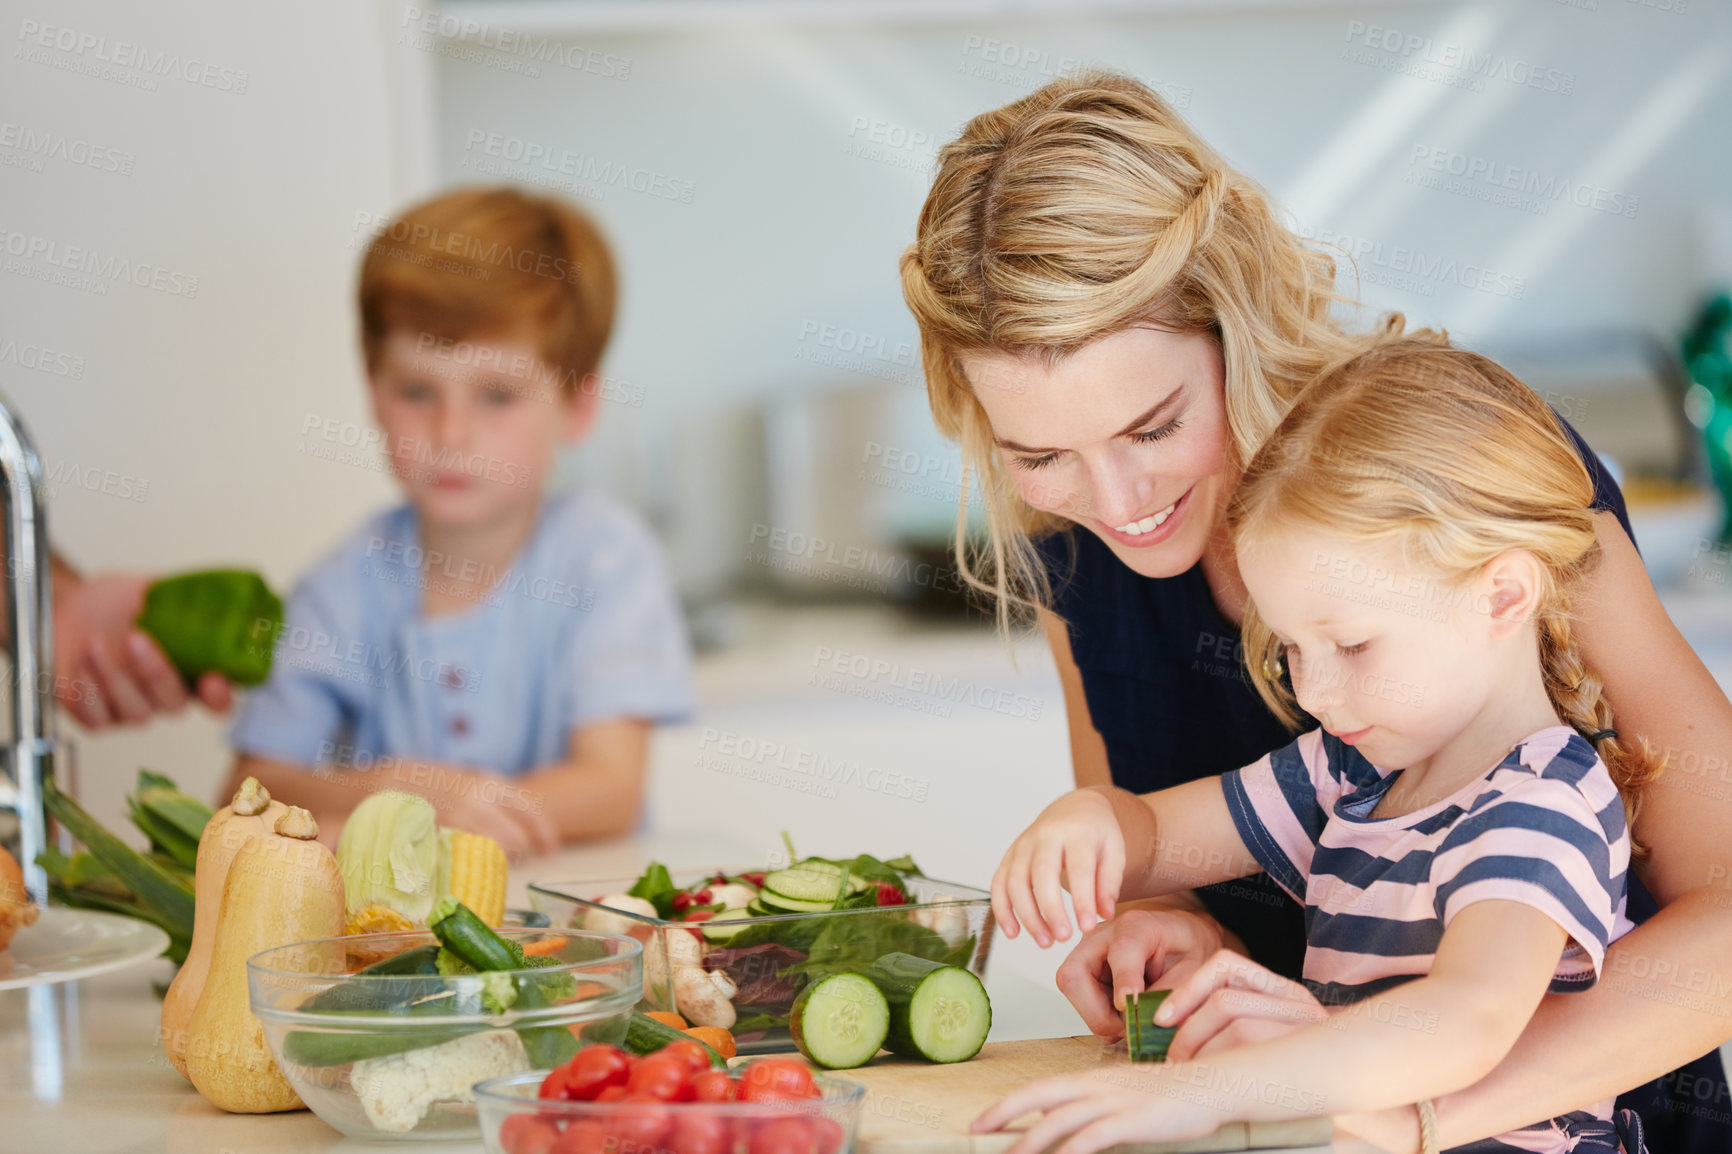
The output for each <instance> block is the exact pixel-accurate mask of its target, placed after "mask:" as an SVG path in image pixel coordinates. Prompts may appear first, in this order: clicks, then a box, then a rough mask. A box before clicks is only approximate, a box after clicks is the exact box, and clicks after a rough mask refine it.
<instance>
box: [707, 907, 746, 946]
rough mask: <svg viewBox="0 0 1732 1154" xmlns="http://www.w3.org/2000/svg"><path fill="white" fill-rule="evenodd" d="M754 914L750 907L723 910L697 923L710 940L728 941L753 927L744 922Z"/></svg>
mask: <svg viewBox="0 0 1732 1154" xmlns="http://www.w3.org/2000/svg"><path fill="white" fill-rule="evenodd" d="M753 916H754V915H753V914H752V912H751V909H750V908H749V907H748V908H747V909H743V910H722V911H720V912H719V913H717V914H716V916H715V917H713V918H705V919H704V920H703V921H701V922H697V923H696V925H697V927H698V932H699V933H701V934H703V935H704V937H705V938H707V939H708V940H709V941H712V942H726V941H729V940H731V939H732V938H733V937H734V935H736V934H738V933H739V932H740V931H742V930H749V929H751V928H752V927H751V926H748V925H744V924H742V923H744V922H745V921H746V919H747V918H750V917H753Z"/></svg>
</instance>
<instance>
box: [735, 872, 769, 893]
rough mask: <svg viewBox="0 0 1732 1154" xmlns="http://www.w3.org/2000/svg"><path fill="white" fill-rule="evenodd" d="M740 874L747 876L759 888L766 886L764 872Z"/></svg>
mask: <svg viewBox="0 0 1732 1154" xmlns="http://www.w3.org/2000/svg"><path fill="white" fill-rule="evenodd" d="M740 876H741V877H743V878H745V879H746V880H747V881H748V882H750V883H752V884H753V885H754V886H757V887H758V888H759V889H763V888H764V875H763V874H762V873H749V874H741V875H740Z"/></svg>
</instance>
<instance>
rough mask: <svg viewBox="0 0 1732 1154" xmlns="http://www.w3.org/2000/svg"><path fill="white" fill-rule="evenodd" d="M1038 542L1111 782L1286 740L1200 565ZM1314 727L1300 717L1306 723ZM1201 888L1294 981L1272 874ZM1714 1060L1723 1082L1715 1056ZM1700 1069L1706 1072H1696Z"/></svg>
mask: <svg viewBox="0 0 1732 1154" xmlns="http://www.w3.org/2000/svg"><path fill="white" fill-rule="evenodd" d="M1561 420H1562V419H1561V418H1560V421H1561ZM1563 425H1564V428H1565V430H1566V431H1567V432H1568V433H1569V435H1570V438H1571V439H1572V440H1573V441H1574V442H1575V445H1576V449H1577V451H1578V452H1579V453H1580V454H1581V457H1582V462H1583V463H1584V464H1585V465H1586V466H1587V468H1588V471H1589V472H1590V473H1591V474H1592V475H1593V479H1594V503H1593V507H1594V508H1595V509H1609V510H1611V511H1612V512H1613V513H1615V514H1616V515H1617V518H1618V521H1619V523H1620V524H1622V525H1623V527H1624V531H1625V532H1626V533H1629V534H1630V540H1631V541H1632V542H1633V541H1634V540H1635V539H1636V537H1635V533H1634V532H1633V531H1632V530H1631V528H1630V517H1629V513H1628V512H1627V510H1626V509H1625V507H1624V496H1623V493H1622V492H1620V491H1619V489H1618V485H1617V482H1616V481H1614V480H1613V479H1612V476H1611V474H1610V472H1608V471H1607V469H1606V466H1605V464H1604V463H1603V462H1602V461H1601V460H1600V458H1599V456H1598V455H1597V454H1596V453H1594V451H1593V450H1592V449H1590V448H1589V447H1588V443H1587V442H1586V441H1585V440H1583V439H1582V436H1581V434H1579V433H1577V432H1576V431H1575V429H1573V428H1571V427H1570V425H1569V423H1568V422H1563ZM1037 548H1038V549H1039V551H1040V553H1041V556H1042V558H1043V559H1044V561H1045V563H1046V567H1047V573H1048V575H1049V577H1050V579H1051V582H1052V588H1053V605H1052V608H1053V611H1054V612H1056V613H1057V614H1058V615H1059V616H1060V617H1062V618H1063V619H1064V620H1065V621H1066V622H1067V623H1068V625H1069V632H1070V648H1071V655H1072V657H1074V658H1075V660H1076V665H1077V669H1078V671H1079V672H1080V673H1081V674H1082V684H1083V694H1084V696H1085V697H1086V698H1087V700H1088V707H1089V717H1090V718H1091V719H1092V720H1093V722H1094V726H1095V729H1097V730H1098V731H1099V732H1100V735H1101V738H1102V740H1103V741H1104V742H1105V743H1106V751H1107V762H1108V765H1109V766H1110V767H1111V770H1112V778H1113V784H1115V785H1118V786H1121V787H1123V788H1125V789H1129V790H1132V791H1134V792H1136V793H1148V792H1150V791H1152V790H1157V789H1166V788H1168V787H1170V786H1175V785H1182V784H1184V783H1185V782H1187V781H1195V780H1196V779H1198V778H1201V777H1213V776H1217V775H1219V774H1222V773H1225V772H1226V771H1227V770H1229V769H1237V768H1238V767H1240V766H1243V765H1249V764H1251V763H1252V762H1254V761H1256V760H1257V759H1258V758H1260V757H1262V756H1263V755H1264V754H1266V753H1268V752H1270V751H1271V750H1274V749H1277V748H1279V747H1281V746H1283V745H1286V744H1287V743H1288V742H1289V741H1291V740H1292V739H1293V736H1294V735H1293V733H1292V732H1291V731H1289V730H1288V729H1286V728H1285V727H1284V726H1283V725H1282V724H1281V722H1280V721H1279V720H1278V719H1277V718H1276V717H1275V715H1274V714H1273V713H1271V712H1269V708H1268V706H1266V705H1264V704H1263V699H1262V698H1260V697H1258V696H1257V691H1256V690H1255V689H1254V688H1252V686H1251V681H1250V678H1249V676H1248V675H1247V674H1246V673H1245V669H1244V666H1245V662H1244V653H1243V649H1242V648H1241V645H1240V640H1239V630H1238V627H1237V626H1235V625H1233V624H1232V623H1230V622H1229V621H1227V620H1226V619H1225V618H1223V617H1222V616H1221V613H1220V610H1219V609H1217V608H1216V606H1215V599H1214V595H1213V594H1212V593H1210V591H1209V583H1208V581H1207V579H1206V578H1205V577H1204V576H1203V567H1202V564H1201V563H1198V564H1197V565H1194V566H1192V567H1191V569H1190V570H1189V571H1187V572H1185V573H1183V574H1181V575H1179V576H1177V577H1159V578H1157V577H1144V576H1142V575H1140V574H1138V573H1135V572H1132V571H1131V570H1130V569H1129V568H1128V567H1127V566H1126V565H1125V563H1124V562H1123V561H1120V560H1119V559H1118V557H1116V556H1115V555H1114V554H1113V552H1112V550H1111V549H1109V548H1108V547H1107V545H1106V543H1105V542H1104V541H1102V540H1101V539H1100V538H1099V537H1098V536H1096V535H1095V534H1094V533H1092V532H1089V531H1088V530H1086V529H1075V530H1071V531H1069V532H1063V533H1057V534H1054V535H1052V536H1050V537H1047V538H1045V539H1043V540H1041V541H1039V542H1037ZM1314 725H1315V722H1314V721H1311V720H1310V719H1307V724H1306V726H1305V728H1311V727H1312V726H1314ZM1629 878H1630V896H1629V914H1630V917H1631V918H1632V919H1634V920H1636V921H1638V922H1640V921H1644V920H1646V918H1647V917H1648V916H1650V915H1651V914H1652V912H1653V910H1654V908H1655V906H1654V902H1653V899H1652V898H1651V897H1650V896H1649V895H1648V893H1647V891H1646V890H1645V889H1643V888H1642V884H1641V882H1640V881H1638V880H1637V879H1636V875H1635V874H1634V873H1631V874H1630V875H1629ZM1197 894H1198V896H1199V897H1200V898H1201V899H1202V900H1203V902H1204V903H1205V904H1206V905H1207V907H1208V909H1209V911H1210V912H1211V913H1212V914H1214V916H1215V918H1216V920H1218V921H1219V922H1220V923H1221V924H1222V925H1223V926H1225V927H1226V928H1227V929H1229V930H1231V931H1233V933H1235V934H1237V935H1238V937H1239V939H1240V940H1241V941H1243V942H1244V943H1245V948H1246V949H1247V950H1248V951H1250V954H1251V956H1252V957H1253V958H1255V959H1256V960H1257V961H1259V962H1261V963H1263V964H1264V965H1265V966H1268V967H1269V968H1270V969H1272V970H1275V971H1276V972H1278V973H1282V974H1285V975H1287V976H1288V977H1290V978H1294V979H1297V978H1298V977H1299V975H1300V970H1301V966H1302V964H1303V962H1304V957H1305V923H1304V918H1303V916H1302V910H1301V908H1300V906H1299V905H1298V903H1296V902H1294V901H1293V900H1292V899H1290V898H1289V897H1288V896H1287V895H1286V894H1285V893H1283V892H1282V891H1281V890H1280V889H1278V888H1277V887H1276V886H1275V884H1274V883H1273V882H1271V881H1270V880H1269V879H1268V877H1267V876H1266V875H1264V874H1256V875H1254V876H1252V877H1248V878H1241V879H1239V880H1237V881H1231V882H1226V883H1224V884H1221V885H1214V886H1208V887H1205V888H1203V889H1200V890H1198V891H1197ZM1708 1058H1709V1059H1711V1060H1712V1067H1711V1068H1712V1072H1713V1075H1714V1076H1716V1077H1720V1078H1721V1079H1722V1089H1724V1083H1723V1078H1724V1076H1723V1075H1722V1074H1720V1073H1719V1061H1718V1058H1717V1057H1716V1056H1715V1055H1709V1056H1708ZM1694 1065H1695V1064H1693V1066H1692V1067H1691V1068H1692V1069H1693V1068H1694ZM1708 1069H1709V1067H1707V1066H1704V1073H1703V1076H1707V1074H1706V1071H1708ZM1679 1077H1680V1075H1679V1074H1677V1073H1675V1074H1673V1075H1668V1078H1671V1079H1673V1081H1672V1082H1671V1083H1669V1084H1668V1083H1667V1079H1661V1081H1660V1082H1658V1083H1653V1084H1651V1085H1650V1086H1649V1087H1644V1088H1643V1090H1644V1091H1652V1090H1656V1088H1658V1087H1661V1086H1665V1087H1666V1091H1665V1097H1666V1098H1667V1099H1668V1100H1671V1099H1674V1098H1676V1097H1677V1094H1678V1079H1679ZM1640 1093H1642V1091H1635V1092H1632V1095H1627V1096H1626V1100H1623V1101H1622V1102H1621V1104H1623V1105H1635V1103H1633V1102H1631V1101H1629V1100H1627V1099H1628V1098H1630V1097H1632V1096H1634V1095H1636V1094H1640ZM1638 1108H1639V1109H1641V1112H1642V1114H1643V1116H1644V1121H1647V1122H1648V1141H1649V1142H1650V1144H1652V1145H1651V1148H1652V1149H1653V1150H1654V1151H1656V1152H1658V1151H1661V1150H1664V1149H1673V1150H1679V1151H1684V1150H1689V1151H1692V1152H1694V1151H1695V1150H1697V1149H1698V1148H1700V1149H1702V1150H1704V1151H1706V1150H1709V1149H1713V1150H1717V1151H1720V1152H1721V1154H1724V1152H1725V1151H1732V1143H1726V1142H1725V1138H1726V1136H1727V1135H1729V1134H1732V1129H1729V1128H1728V1127H1727V1126H1726V1124H1725V1123H1719V1124H1717V1125H1711V1126H1706V1127H1705V1130H1711V1131H1712V1132H1713V1134H1714V1136H1715V1137H1714V1140H1715V1141H1718V1142H1721V1143H1723V1144H1721V1145H1714V1146H1708V1145H1703V1146H1700V1147H1698V1145H1697V1144H1696V1142H1695V1141H1693V1140H1692V1141H1682V1142H1681V1143H1680V1144H1676V1145H1671V1144H1668V1145H1659V1144H1655V1139H1656V1137H1657V1136H1658V1134H1660V1133H1677V1134H1678V1135H1679V1137H1680V1139H1682V1138H1683V1135H1684V1133H1685V1132H1690V1133H1691V1135H1692V1138H1693V1136H1694V1133H1695V1131H1697V1130H1698V1129H1704V1127H1702V1126H1700V1125H1699V1124H1700V1123H1702V1122H1703V1121H1704V1120H1703V1119H1701V1118H1693V1119H1688V1120H1686V1119H1685V1118H1682V1117H1680V1116H1679V1115H1678V1113H1677V1110H1678V1108H1677V1107H1676V1106H1669V1107H1660V1106H1659V1105H1658V1103H1657V1102H1653V1101H1644V1102H1643V1103H1642V1104H1641V1105H1640V1106H1639V1107H1638ZM1654 1109H1660V1114H1659V1115H1657V1116H1656V1115H1654V1114H1653V1112H1652V1111H1653V1110H1654ZM1679 1128H1681V1129H1679ZM1705 1140H1706V1139H1705Z"/></svg>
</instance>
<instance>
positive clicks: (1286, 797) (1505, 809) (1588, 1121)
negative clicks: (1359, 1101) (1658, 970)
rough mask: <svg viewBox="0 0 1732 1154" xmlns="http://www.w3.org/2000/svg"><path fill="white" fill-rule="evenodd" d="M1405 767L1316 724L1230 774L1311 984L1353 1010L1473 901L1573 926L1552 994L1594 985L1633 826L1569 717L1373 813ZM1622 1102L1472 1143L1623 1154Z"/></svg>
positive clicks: (1395, 982) (1231, 799)
mask: <svg viewBox="0 0 1732 1154" xmlns="http://www.w3.org/2000/svg"><path fill="white" fill-rule="evenodd" d="M1400 776H1401V771H1400V770H1394V771H1388V772H1385V771H1384V770H1381V769H1379V768H1377V767H1376V766H1374V765H1372V764H1371V763H1370V762H1369V761H1367V760H1366V759H1365V757H1364V755H1362V754H1361V753H1360V752H1359V751H1358V750H1357V749H1355V748H1354V747H1352V746H1350V745H1346V744H1344V743H1343V742H1341V741H1339V740H1338V739H1336V738H1334V737H1331V736H1329V735H1328V734H1326V733H1325V732H1324V731H1323V730H1321V729H1316V730H1312V731H1311V732H1309V733H1306V734H1304V735H1303V736H1301V737H1299V738H1298V739H1297V740H1295V741H1294V742H1293V743H1292V744H1290V745H1287V746H1285V747H1283V748H1281V749H1278V750H1276V751H1275V752H1274V753H1271V754H1269V755H1267V756H1266V757H1264V758H1262V759H1261V760H1259V761H1257V762H1256V763H1255V764H1253V765H1249V766H1246V767H1245V768H1243V769H1236V770H1233V771H1231V772H1229V773H1226V774H1224V775H1223V776H1222V779H1221V781H1222V787H1223V789H1224V790H1225V793H1226V798H1227V807H1228V809H1229V810H1231V812H1232V815H1233V822H1234V824H1235V825H1236V826H1237V827H1238V830H1239V835H1240V837H1241V838H1242V839H1243V840H1244V842H1245V845H1246V847H1247V848H1248V849H1249V850H1250V851H1251V853H1252V855H1253V856H1254V857H1255V858H1256V859H1257V861H1258V862H1259V863H1260V864H1261V865H1262V866H1263V868H1264V870H1266V871H1267V872H1268V874H1269V876H1270V878H1271V879H1272V880H1273V881H1274V882H1275V883H1276V884H1278V885H1279V886H1281V888H1282V889H1284V890H1286V891H1287V892H1288V893H1289V894H1290V895H1292V897H1293V898H1294V899H1295V900H1296V901H1298V902H1299V903H1301V904H1302V905H1303V906H1304V907H1305V927H1306V950H1305V970H1304V979H1305V984H1306V985H1307V986H1308V987H1309V988H1310V989H1311V992H1312V993H1313V994H1315V995H1316V996H1317V999H1318V1001H1320V1002H1322V1003H1323V1004H1324V1005H1326V1006H1344V1005H1350V1004H1352V1003H1354V1002H1358V1001H1360V1000H1362V999H1365V998H1369V997H1371V996H1373V995H1375V994H1378V993H1381V992H1383V991H1384V990H1387V989H1389V988H1391V987H1393V986H1399V985H1401V984H1402V983H1404V982H1409V981H1412V980H1413V979H1415V978H1419V977H1423V976H1424V975H1425V974H1426V973H1428V972H1429V971H1430V969H1431V961H1432V958H1433V956H1435V954H1436V953H1437V946H1438V942H1439V941H1440V940H1441V939H1442V937H1443V931H1444V929H1445V928H1446V927H1447V926H1448V925H1449V923H1450V921H1451V920H1453V919H1454V918H1455V916H1456V915H1457V914H1458V913H1460V912H1461V911H1462V910H1464V909H1466V908H1467V907H1468V906H1470V905H1472V904H1473V903H1474V902H1478V901H1485V900H1488V899H1502V900H1506V901H1516V902H1521V903H1523V904H1525V905H1529V906H1532V907H1534V908H1535V909H1537V910H1539V911H1540V912H1542V913H1544V914H1545V915H1546V916H1548V917H1550V918H1551V919H1552V920H1553V921H1555V922H1557V923H1558V924H1559V925H1560V926H1562V927H1563V928H1564V930H1565V931H1566V932H1567V933H1568V934H1569V941H1568V943H1567V944H1566V945H1565V947H1564V950H1563V953H1562V955H1561V956H1560V957H1559V958H1558V966H1557V970H1556V972H1555V973H1554V975H1553V978H1552V983H1551V990H1552V992H1554V993H1558V992H1568V991H1573V990H1585V989H1587V988H1588V987H1589V986H1591V985H1593V983H1594V981H1595V980H1596V979H1597V977H1598V976H1599V972H1600V967H1601V964H1602V963H1603V962H1604V960H1605V956H1606V947H1607V945H1609V944H1610V943H1611V942H1613V941H1616V940H1617V939H1618V938H1620V937H1622V936H1623V934H1624V933H1625V932H1626V931H1628V930H1629V929H1630V928H1631V924H1632V923H1631V922H1630V921H1629V919H1628V918H1627V917H1626V916H1625V913H1624V893H1625V880H1626V876H1627V873H1628V871H1629V865H1630V837H1629V831H1628V829H1627V828H1626V826H1625V821H1624V807H1623V803H1622V801H1621V800H1620V798H1619V797H1618V791H1617V787H1616V786H1615V785H1614V784H1613V783H1612V777H1611V774H1610V773H1609V772H1608V771H1607V769H1606V766H1605V763H1603V762H1602V761H1601V760H1600V759H1599V756H1598V755H1597V754H1596V753H1595V752H1594V749H1593V747H1592V746H1591V745H1589V744H1588V742H1587V740H1586V739H1584V738H1583V737H1582V736H1581V735H1580V734H1578V733H1576V731H1575V730H1573V729H1571V728H1569V727H1567V726H1562V725H1559V726H1552V727H1550V728H1547V729H1542V730H1540V731H1539V732H1537V733H1535V734H1532V735H1531V736H1529V737H1528V738H1527V739H1526V740H1524V741H1523V742H1521V743H1520V744H1519V745H1517V746H1516V747H1515V748H1514V749H1512V750H1511V751H1510V752H1509V753H1508V754H1507V755H1506V756H1505V757H1504V759H1503V760H1502V761H1500V762H1499V763H1498V764H1497V765H1496V766H1495V767H1494V768H1493V769H1492V770H1491V771H1490V772H1489V773H1487V774H1486V775H1485V776H1484V777H1481V778H1478V779H1476V780H1475V781H1473V782H1470V783H1469V784H1467V785H1465V786H1463V787H1462V788H1460V789H1458V790H1456V791H1455V792H1454V793H1452V794H1450V795H1449V796H1447V797H1444V798H1441V799H1439V800H1437V801H1434V802H1432V803H1431V804H1430V805H1427V806H1425V807H1424V808H1422V809H1417V810H1414V811H1413V812H1411V813H1405V814H1401V815H1399V816H1395V817H1382V818H1374V817H1372V816H1371V813H1372V811H1373V810H1374V809H1376V807H1377V803H1378V802H1379V800H1381V799H1382V797H1383V796H1384V794H1386V793H1387V792H1388V791H1389V788H1390V786H1391V785H1393V784H1394V783H1395V781H1396V779H1397V778H1399V777H1400ZM1611 1117H1612V1102H1611V1100H1609V1099H1608V1100H1607V1101H1605V1102H1601V1103H1597V1104H1596V1105H1595V1106H1593V1107H1591V1108H1589V1109H1587V1110H1578V1111H1574V1112H1572V1113H1570V1114H1567V1115H1564V1116H1562V1117H1559V1118H1553V1119H1550V1120H1548V1121H1546V1122H1542V1123H1539V1124H1538V1125H1536V1126H1530V1127H1527V1128H1525V1129H1522V1130H1516V1131H1511V1132H1509V1133H1506V1134H1501V1135H1499V1136H1498V1137H1497V1138H1492V1139H1486V1140H1485V1141H1484V1142H1477V1143H1473V1144H1472V1145H1470V1146H1464V1147H1458V1148H1457V1149H1458V1150H1463V1151H1466V1150H1472V1151H1474V1152H1475V1154H1480V1152H1491V1151H1512V1150H1513V1151H1526V1152H1551V1151H1558V1152H1563V1151H1577V1152H1583V1151H1589V1150H1594V1151H1598V1150H1613V1151H1615V1150H1617V1149H1618V1139H1617V1135H1616V1134H1615V1132H1614V1130H1613V1126H1612V1122H1611Z"/></svg>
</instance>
